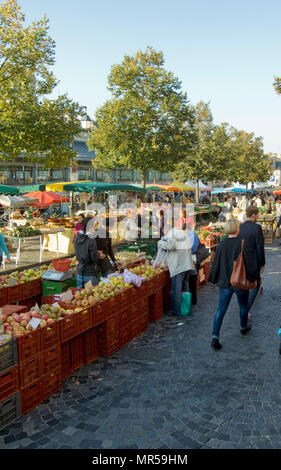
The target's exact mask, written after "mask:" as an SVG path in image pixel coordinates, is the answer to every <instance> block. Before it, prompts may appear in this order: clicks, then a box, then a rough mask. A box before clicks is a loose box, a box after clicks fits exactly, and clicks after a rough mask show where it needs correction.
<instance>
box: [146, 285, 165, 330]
mask: <svg viewBox="0 0 281 470" xmlns="http://www.w3.org/2000/svg"><path fill="white" fill-rule="evenodd" d="M148 306H149V320H150V321H153V322H155V321H158V320H160V318H161V317H162V316H163V293H162V289H159V290H158V291H156V292H155V293H154V294H153V295H152V296H150V297H148Z"/></svg>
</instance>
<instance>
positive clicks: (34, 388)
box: [20, 377, 44, 415]
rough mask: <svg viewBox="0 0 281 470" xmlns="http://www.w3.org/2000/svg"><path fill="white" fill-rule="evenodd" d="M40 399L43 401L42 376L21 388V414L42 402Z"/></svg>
mask: <svg viewBox="0 0 281 470" xmlns="http://www.w3.org/2000/svg"><path fill="white" fill-rule="evenodd" d="M42 401H44V386H43V378H42V377H41V378H40V379H38V380H37V381H36V382H34V383H32V384H31V385H28V386H26V387H23V388H21V390H20V402H21V414H22V415H24V414H26V413H28V412H29V411H31V410H33V408H36V407H37V406H38V405H40V403H42Z"/></svg>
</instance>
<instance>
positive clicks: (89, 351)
mask: <svg viewBox="0 0 281 470" xmlns="http://www.w3.org/2000/svg"><path fill="white" fill-rule="evenodd" d="M83 347H84V361H85V363H86V364H88V363H89V362H92V361H94V360H95V359H97V358H98V356H99V348H98V337H97V328H96V327H94V328H91V329H90V330H88V331H86V332H85V333H83Z"/></svg>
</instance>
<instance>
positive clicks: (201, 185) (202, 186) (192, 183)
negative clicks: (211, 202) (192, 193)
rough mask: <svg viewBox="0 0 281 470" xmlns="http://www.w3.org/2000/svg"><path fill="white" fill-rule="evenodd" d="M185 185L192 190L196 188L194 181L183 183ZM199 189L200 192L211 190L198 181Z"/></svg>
mask: <svg viewBox="0 0 281 470" xmlns="http://www.w3.org/2000/svg"><path fill="white" fill-rule="evenodd" d="M185 184H187V185H188V186H193V187H194V189H195V188H196V181H185ZM199 189H201V190H202V191H204V190H205V191H210V190H211V188H209V186H206V185H205V184H204V183H202V181H199Z"/></svg>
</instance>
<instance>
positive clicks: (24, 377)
mask: <svg viewBox="0 0 281 470" xmlns="http://www.w3.org/2000/svg"><path fill="white" fill-rule="evenodd" d="M19 373H20V388H23V387H26V386H28V385H31V384H33V383H34V382H36V381H37V380H39V379H40V378H41V377H42V376H43V374H44V355H43V354H39V355H37V356H35V357H33V358H32V359H29V360H26V361H25V362H22V363H21V362H20V364H19Z"/></svg>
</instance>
